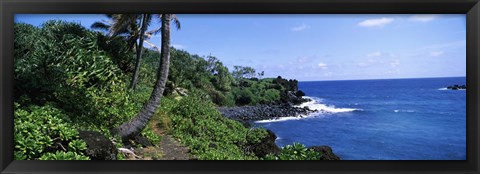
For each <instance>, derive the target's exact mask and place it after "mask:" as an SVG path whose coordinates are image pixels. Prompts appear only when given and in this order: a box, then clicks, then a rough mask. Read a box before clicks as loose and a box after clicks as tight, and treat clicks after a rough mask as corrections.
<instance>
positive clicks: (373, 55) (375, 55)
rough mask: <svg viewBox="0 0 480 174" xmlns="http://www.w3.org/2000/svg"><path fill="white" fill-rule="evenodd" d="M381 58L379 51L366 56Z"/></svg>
mask: <svg viewBox="0 0 480 174" xmlns="http://www.w3.org/2000/svg"><path fill="white" fill-rule="evenodd" d="M380 56H382V52H380V51H375V52H371V53H368V54H367V57H380Z"/></svg>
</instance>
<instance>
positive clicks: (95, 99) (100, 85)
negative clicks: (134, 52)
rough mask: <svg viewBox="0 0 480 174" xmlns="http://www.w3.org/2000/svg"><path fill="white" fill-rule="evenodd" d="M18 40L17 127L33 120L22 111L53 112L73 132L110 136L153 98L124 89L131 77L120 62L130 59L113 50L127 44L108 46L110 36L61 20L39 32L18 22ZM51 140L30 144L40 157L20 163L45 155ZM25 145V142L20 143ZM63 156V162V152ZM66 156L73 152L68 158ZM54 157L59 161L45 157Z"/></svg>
mask: <svg viewBox="0 0 480 174" xmlns="http://www.w3.org/2000/svg"><path fill="white" fill-rule="evenodd" d="M15 36H16V37H15V42H14V46H15V53H14V54H15V55H14V56H15V62H14V63H15V72H14V80H15V89H14V90H15V102H16V103H18V104H19V105H18V107H17V108H16V110H15V118H16V123H15V127H16V129H17V128H18V129H20V128H22V126H19V125H28V124H30V122H31V121H32V120H29V119H27V118H23V117H26V116H27V115H26V114H22V113H21V111H22V109H29V111H30V112H32V113H38V112H43V111H44V110H45V109H53V110H55V111H58V112H61V113H62V115H63V116H62V117H61V118H59V117H55V119H57V120H61V121H63V123H65V124H67V123H68V124H69V126H66V127H68V129H71V130H76V129H77V128H78V129H84V130H97V131H101V132H102V133H104V134H105V135H107V136H109V137H111V135H110V133H109V130H110V129H111V128H113V127H115V126H117V125H120V124H121V123H123V122H125V121H127V120H128V119H130V118H131V117H132V116H134V115H135V114H136V113H137V112H138V111H139V109H140V107H141V104H142V103H143V102H144V101H145V100H146V99H147V98H148V94H145V93H129V92H128V91H126V90H125V86H126V84H125V79H128V76H129V74H128V73H125V71H124V70H122V69H121V68H122V67H123V66H124V65H123V63H120V62H121V61H119V60H120V59H121V58H125V57H115V56H116V55H117V56H118V55H122V54H121V53H123V52H125V50H124V49H123V47H118V48H119V49H118V50H115V49H114V48H116V47H117V46H118V45H125V43H121V42H122V40H118V39H114V41H112V42H105V39H106V38H104V37H103V36H102V35H101V34H100V33H95V32H92V31H89V30H87V29H85V28H84V27H82V26H80V25H79V24H75V23H67V22H62V21H49V22H46V23H45V24H43V25H42V27H40V28H37V27H34V26H31V25H28V24H15ZM109 44H113V45H109ZM107 48H108V49H107ZM150 90H151V89H150ZM144 91H145V92H146V93H149V92H148V90H144ZM44 107H47V108H44ZM47 111H48V110H47ZM50 114H51V113H47V114H44V116H45V117H48V116H51V115H50ZM17 118H18V119H17ZM32 124H33V123H32ZM37 124H38V122H37ZM22 129H23V128H22ZM142 134H143V135H145V136H147V137H148V138H151V139H152V140H157V141H158V139H159V137H158V135H154V134H153V133H152V132H151V129H146V130H145V131H144V132H142ZM16 135H17V134H16ZM46 135H48V134H46ZM77 135H78V132H76V131H74V132H72V136H77ZM52 136H53V135H52ZM16 137H17V138H19V137H18V136H16ZM38 137H39V138H41V136H38ZM53 138H56V137H53ZM53 138H52V139H53ZM60 138H61V139H60V140H61V141H68V140H69V139H63V138H62V137H60ZM111 138H112V139H113V137H111ZM47 140H48V139H42V140H39V141H38V144H48V145H44V146H41V147H40V146H38V145H37V146H38V147H37V146H29V147H32V148H35V149H31V150H32V151H35V152H34V153H35V154H31V155H29V154H27V156H25V157H22V156H20V155H18V156H16V159H35V158H38V157H40V155H41V154H42V153H45V152H47V150H46V149H47V148H48V146H49V145H50V144H49V143H50V142H48V141H47ZM16 141H17V139H16ZM20 141H23V140H21V139H18V142H19V143H20ZM17 150H21V149H17ZM28 153H30V152H28ZM58 155H59V157H58V158H60V156H61V155H62V154H61V153H59V154H58ZM65 155H67V156H69V153H68V152H67V154H64V155H63V157H65ZM51 158H54V157H53V156H48V157H44V158H41V159H51Z"/></svg>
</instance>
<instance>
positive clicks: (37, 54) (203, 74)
mask: <svg viewBox="0 0 480 174" xmlns="http://www.w3.org/2000/svg"><path fill="white" fill-rule="evenodd" d="M14 29H15V30H14V32H15V42H14V47H15V52H14V64H15V65H14V66H15V67H14V68H15V72H14V82H15V84H14V96H15V99H14V102H15V113H14V120H15V130H14V132H15V152H14V156H15V159H16V160H24V159H27V160H37V159H38V160H49V159H55V160H60V159H68V160H89V159H91V157H89V156H88V155H87V153H86V150H87V148H88V147H87V144H86V143H85V141H84V140H82V138H80V136H79V132H78V131H79V130H89V131H98V132H100V133H101V134H103V135H104V136H106V137H107V138H108V139H109V140H111V141H113V142H115V146H116V147H123V146H124V145H125V143H132V142H125V140H122V139H121V138H120V137H118V136H115V135H113V134H111V131H110V130H112V129H113V128H115V127H118V126H119V125H121V124H123V123H125V122H127V121H128V120H130V119H132V118H133V117H134V116H135V115H136V114H137V113H138V112H139V111H140V109H141V108H142V106H143V104H144V103H145V102H146V101H147V100H148V98H149V97H150V94H151V93H152V90H153V86H154V83H155V78H156V73H157V69H158V68H159V64H158V62H159V59H160V57H161V56H160V53H159V52H158V51H156V50H153V49H144V52H143V58H142V60H141V61H142V62H141V66H140V71H139V77H138V84H137V87H136V89H135V90H132V89H129V88H128V86H129V85H128V84H129V82H130V79H131V77H132V75H133V72H134V69H135V68H134V65H135V62H134V61H135V52H134V51H132V50H131V49H129V45H128V42H127V40H126V39H125V38H123V37H107V36H105V34H104V33H102V32H98V31H92V30H90V29H86V28H84V27H82V26H81V25H79V24H76V23H69V22H63V21H48V22H46V23H44V24H43V25H42V26H41V27H35V26H32V25H29V24H23V23H17V24H15V26H14ZM170 51H171V53H170V54H171V62H170V68H169V74H168V81H167V85H166V89H165V91H164V94H163V97H162V102H161V105H160V107H159V109H157V110H156V112H155V114H154V117H153V119H152V120H151V122H150V123H151V124H148V126H147V127H146V128H145V129H143V131H142V132H141V135H142V136H143V137H146V138H148V140H149V141H150V142H151V143H152V144H153V145H158V142H159V141H160V140H161V138H162V134H159V133H158V132H156V131H154V130H156V129H161V130H163V131H165V132H166V133H168V134H171V135H173V136H174V137H176V138H177V139H178V140H179V141H180V142H181V143H182V144H184V145H185V146H187V147H188V148H189V149H190V152H191V153H192V154H193V155H194V156H195V157H196V158H198V159H219V160H221V159H319V155H321V154H319V153H316V152H313V151H311V150H308V151H307V149H306V148H305V147H304V146H301V145H297V144H296V145H294V146H288V148H286V149H285V150H284V153H283V154H280V155H278V156H277V155H274V154H271V155H268V156H267V157H266V158H264V157H261V156H258V155H256V154H255V153H254V152H253V151H252V150H251V149H252V146H254V145H255V144H256V143H259V142H261V140H262V139H264V138H265V137H266V136H267V131H266V130H264V129H260V128H258V129H254V128H248V127H245V126H244V125H242V124H241V123H239V122H237V121H234V120H230V119H227V118H225V117H223V116H222V115H221V114H220V112H219V111H218V110H217V107H219V106H243V105H256V104H269V103H281V102H285V97H286V96H287V93H288V91H296V90H297V89H294V88H296V83H297V82H296V80H290V81H287V80H285V79H282V78H281V77H277V78H262V76H263V74H264V73H263V72H261V73H257V72H255V70H254V69H253V68H250V67H241V66H236V67H235V69H234V70H233V71H230V70H229V69H228V68H227V67H226V66H224V65H223V63H222V62H221V61H220V60H219V59H217V58H216V57H214V56H205V57H202V56H198V55H194V54H190V53H188V52H186V51H184V50H177V49H174V48H170ZM298 95H303V94H302V93H300V92H298ZM133 146H139V145H138V144H136V143H135V142H133ZM296 151H298V153H297V152H296ZM117 159H124V157H123V156H122V154H121V153H118V155H117Z"/></svg>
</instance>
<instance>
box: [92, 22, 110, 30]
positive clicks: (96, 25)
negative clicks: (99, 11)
mask: <svg viewBox="0 0 480 174" xmlns="http://www.w3.org/2000/svg"><path fill="white" fill-rule="evenodd" d="M90 28H92V29H96V30H103V31H108V29H109V28H110V25H108V24H105V23H103V22H95V23H93V24H92V25H91V26H90Z"/></svg>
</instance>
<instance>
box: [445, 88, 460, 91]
mask: <svg viewBox="0 0 480 174" xmlns="http://www.w3.org/2000/svg"><path fill="white" fill-rule="evenodd" d="M438 90H441V91H443V90H451V89H448V88H438ZM465 90H466V89H457V90H452V91H465Z"/></svg>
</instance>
